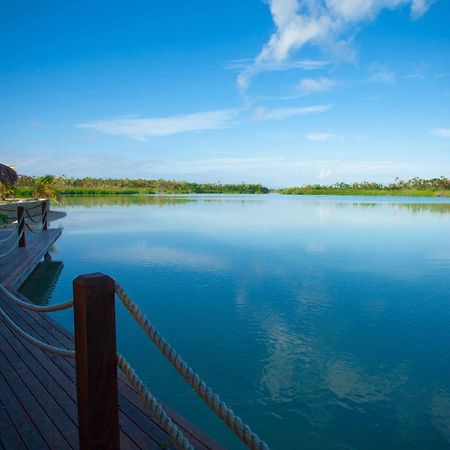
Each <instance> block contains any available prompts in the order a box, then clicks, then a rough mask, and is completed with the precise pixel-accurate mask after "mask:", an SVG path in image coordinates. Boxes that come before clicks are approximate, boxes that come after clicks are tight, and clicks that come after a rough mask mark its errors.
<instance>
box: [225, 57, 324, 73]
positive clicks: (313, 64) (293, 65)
mask: <svg viewBox="0 0 450 450" xmlns="http://www.w3.org/2000/svg"><path fill="white" fill-rule="evenodd" d="M252 64H253V59H250V58H245V59H234V60H232V61H230V62H229V63H228V64H227V66H226V67H227V69H230V70H237V71H239V72H240V71H243V70H245V69H247V68H249V66H251V65H252ZM329 64H330V62H329V61H326V60H320V59H300V60H297V61H280V62H277V61H270V62H267V63H266V64H264V66H263V67H261V70H263V71H264V72H280V71H285V70H294V69H302V70H319V69H323V68H324V67H326V66H328V65H329Z"/></svg>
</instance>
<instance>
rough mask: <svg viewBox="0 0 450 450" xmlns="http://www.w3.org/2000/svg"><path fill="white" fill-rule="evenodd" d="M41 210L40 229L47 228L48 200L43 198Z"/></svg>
mask: <svg viewBox="0 0 450 450" xmlns="http://www.w3.org/2000/svg"><path fill="white" fill-rule="evenodd" d="M41 210H42V229H43V230H48V218H47V217H48V210H49V201H48V200H44V201H43V202H42V203H41Z"/></svg>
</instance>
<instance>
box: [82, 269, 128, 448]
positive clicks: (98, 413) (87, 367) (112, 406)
mask: <svg viewBox="0 0 450 450" xmlns="http://www.w3.org/2000/svg"><path fill="white" fill-rule="evenodd" d="M73 295H74V296H73V298H74V323H75V351H76V372H77V402H78V432H79V439H80V449H82V450H85V449H112V450H115V449H119V448H120V442H119V439H120V435H119V407H118V399H117V358H116V321H115V299H114V280H113V279H112V278H110V277H108V276H107V275H104V274H102V273H92V274H88V275H80V276H79V277H77V278H75V280H74V281H73Z"/></svg>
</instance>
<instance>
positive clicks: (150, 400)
mask: <svg viewBox="0 0 450 450" xmlns="http://www.w3.org/2000/svg"><path fill="white" fill-rule="evenodd" d="M117 365H118V366H119V367H120V368H121V369H122V371H123V373H124V374H125V376H126V377H127V379H128V381H129V382H130V384H131V386H133V387H134V388H135V389H136V391H137V392H138V394H139V395H140V396H141V398H142V400H143V401H144V403H145V405H146V406H147V407H148V408H149V409H150V411H151V412H152V414H153V416H154V417H155V419H156V420H157V421H158V422H159V424H160V425H161V427H162V428H163V429H164V430H165V431H166V433H167V434H168V435H169V437H170V439H171V440H172V442H173V443H174V444H175V445H176V446H177V447H179V448H180V449H182V450H194V447H193V446H192V445H191V444H190V442H189V441H188V440H187V438H186V437H185V436H184V434H183V433H182V431H181V430H180V429H179V428H178V426H177V425H176V424H175V423H174V422H173V421H172V419H171V418H170V417H169V416H168V415H167V413H166V412H165V411H164V409H163V407H162V406H161V404H160V403H159V402H158V400H156V398H155V397H154V396H153V395H152V393H151V392H150V391H149V390H148V389H147V388H146V387H145V385H144V383H143V382H142V380H141V379H140V378H139V376H138V375H137V374H136V372H135V371H134V370H133V368H132V367H131V366H130V364H129V363H128V361H127V360H126V359H125V358H124V357H123V356H122V355H121V354H120V353H117Z"/></svg>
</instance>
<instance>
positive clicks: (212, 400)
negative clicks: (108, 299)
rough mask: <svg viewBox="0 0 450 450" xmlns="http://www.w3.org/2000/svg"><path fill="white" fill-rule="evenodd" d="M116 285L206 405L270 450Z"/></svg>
mask: <svg viewBox="0 0 450 450" xmlns="http://www.w3.org/2000/svg"><path fill="white" fill-rule="evenodd" d="M114 283H115V290H116V293H117V295H118V297H119V298H120V300H121V301H122V303H123V305H124V306H125V308H126V309H127V310H128V311H129V313H130V314H131V316H132V317H133V319H134V320H135V321H136V322H137V323H138V324H139V326H140V327H141V328H142V329H143V330H144V332H145V334H146V335H147V336H148V337H149V338H150V339H151V340H152V341H153V343H154V344H155V345H156V346H157V347H158V349H159V350H160V351H161V353H162V354H163V355H164V356H165V357H166V359H167V360H168V361H169V362H170V363H171V364H172V366H173V367H175V369H176V370H177V371H178V373H179V374H180V375H181V376H182V377H183V378H184V379H185V380H186V381H187V382H188V383H189V384H190V385H191V387H192V388H193V389H194V390H195V392H197V394H198V395H199V396H200V397H201V398H202V399H203V400H204V401H205V403H206V404H207V405H208V406H209V407H210V408H211V409H212V410H213V411H214V412H215V413H216V415H217V416H218V417H220V418H221V419H222V420H223V421H224V422H225V424H226V425H227V426H228V427H229V428H230V429H231V430H232V431H233V432H234V433H235V434H236V436H238V438H239V439H240V440H241V441H242V442H243V443H244V444H245V445H246V446H247V447H249V448H250V449H252V450H268V449H269V447H268V445H267V444H266V443H265V442H264V441H263V440H262V439H261V438H260V437H259V436H258V435H257V434H255V433H254V432H253V431H252V430H251V429H250V427H249V426H248V425H245V424H244V423H243V422H242V420H241V419H240V417H238V416H236V414H235V413H234V412H233V411H232V410H231V409H230V408H229V407H228V406H227V405H226V404H225V402H223V401H221V400H220V398H219V396H218V395H217V394H215V393H214V392H213V391H212V389H211V388H209V387H208V386H207V385H206V383H205V382H204V381H203V380H202V379H201V378H200V377H199V376H198V375H197V374H196V373H195V372H194V371H193V370H192V369H191V368H190V367H189V366H188V365H187V363H186V362H185V361H183V359H182V358H181V356H180V355H179V354H178V353H177V352H176V351H175V349H173V348H172V347H171V346H170V344H169V343H168V342H167V341H166V340H165V339H164V338H163V337H162V336H161V335H160V334H159V333H158V331H157V330H156V329H155V327H154V326H153V325H152V324H151V323H150V321H149V320H148V319H147V317H146V316H145V315H144V313H143V312H142V311H141V310H140V309H139V307H138V306H137V305H136V304H135V303H134V302H133V300H132V299H131V298H130V297H129V295H128V294H127V293H126V292H125V290H124V289H123V288H122V286H120V284H119V283H117V282H114Z"/></svg>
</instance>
